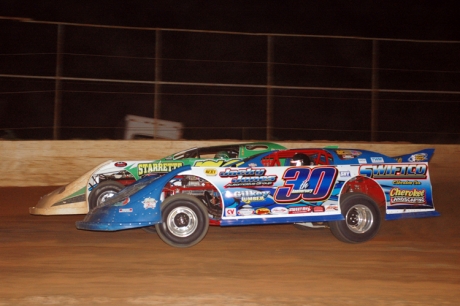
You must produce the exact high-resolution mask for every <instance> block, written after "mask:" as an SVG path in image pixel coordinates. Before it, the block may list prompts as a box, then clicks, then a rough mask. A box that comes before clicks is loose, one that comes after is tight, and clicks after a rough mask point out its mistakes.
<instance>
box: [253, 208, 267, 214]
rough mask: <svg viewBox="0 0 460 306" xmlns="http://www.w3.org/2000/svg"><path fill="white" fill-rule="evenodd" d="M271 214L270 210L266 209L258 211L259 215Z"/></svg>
mask: <svg viewBox="0 0 460 306" xmlns="http://www.w3.org/2000/svg"><path fill="white" fill-rule="evenodd" d="M269 213H270V209H268V208H265V207H263V208H258V209H256V214H257V215H268V214H269Z"/></svg>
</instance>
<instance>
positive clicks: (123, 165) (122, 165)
mask: <svg viewBox="0 0 460 306" xmlns="http://www.w3.org/2000/svg"><path fill="white" fill-rule="evenodd" d="M127 165H128V164H127V163H125V162H116V163H115V164H114V166H115V167H126V166H127Z"/></svg>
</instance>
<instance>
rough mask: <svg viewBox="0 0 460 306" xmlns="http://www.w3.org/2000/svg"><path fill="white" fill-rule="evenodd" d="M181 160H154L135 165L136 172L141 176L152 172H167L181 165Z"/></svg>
mask: <svg viewBox="0 0 460 306" xmlns="http://www.w3.org/2000/svg"><path fill="white" fill-rule="evenodd" d="M183 165H184V164H183V163H182V162H155V163H144V164H138V165H137V174H138V175H139V176H143V175H146V174H149V173H152V172H160V173H167V172H171V171H172V170H174V169H177V168H180V167H182V166H183Z"/></svg>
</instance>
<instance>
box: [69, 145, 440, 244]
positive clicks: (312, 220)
mask: <svg viewBox="0 0 460 306" xmlns="http://www.w3.org/2000/svg"><path fill="white" fill-rule="evenodd" d="M433 153H434V149H425V150H421V151H418V152H414V153H411V154H407V155H402V156H398V157H388V156H386V155H383V154H380V153H376V152H372V151H367V150H360V149H338V148H321V149H289V150H278V151H271V152H264V153H261V154H258V155H255V156H251V157H248V158H246V159H243V160H240V161H236V162H235V163H234V164H230V165H226V166H225V167H191V166H184V167H181V168H178V169H175V170H173V171H171V172H170V173H167V174H165V175H163V176H160V177H158V176H152V177H149V176H146V177H144V178H142V179H140V180H139V181H137V182H136V183H134V184H132V185H130V186H128V187H126V188H125V189H123V190H121V191H120V192H119V193H118V194H116V195H115V196H114V197H113V198H110V199H108V200H107V201H106V202H104V203H103V205H102V206H98V207H96V208H94V209H92V210H91V211H90V212H89V213H88V214H87V215H86V217H85V219H84V220H83V221H79V222H77V223H76V226H77V228H78V229H83V230H96V231H117V230H124V229H131V228H140V227H143V228H153V227H154V228H155V230H156V232H157V233H158V235H159V236H160V238H161V239H162V240H163V241H164V242H166V243H167V244H169V245H171V246H175V247H190V246H193V245H195V244H197V243H198V242H200V241H201V240H202V239H203V238H204V237H205V235H206V233H207V230H208V227H209V225H218V226H238V225H253V224H281V223H294V224H297V225H298V226H309V227H329V228H330V230H331V232H332V234H333V235H334V236H335V237H336V238H338V239H339V240H341V241H344V242H348V243H360V242H365V241H368V240H369V239H371V238H373V237H374V236H375V235H376V234H377V232H378V230H379V228H380V223H381V222H380V221H381V214H380V207H382V208H384V209H385V216H386V219H387V220H394V219H399V218H407V217H411V218H419V217H431V216H438V215H439V213H438V212H436V211H435V209H434V205H433V195H432V187H431V182H430V174H429V167H428V161H429V160H430V158H431V157H432V155H433Z"/></svg>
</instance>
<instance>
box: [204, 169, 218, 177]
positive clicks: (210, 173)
mask: <svg viewBox="0 0 460 306" xmlns="http://www.w3.org/2000/svg"><path fill="white" fill-rule="evenodd" d="M204 174H206V175H208V176H215V175H217V170H216V169H205V170H204Z"/></svg>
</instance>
